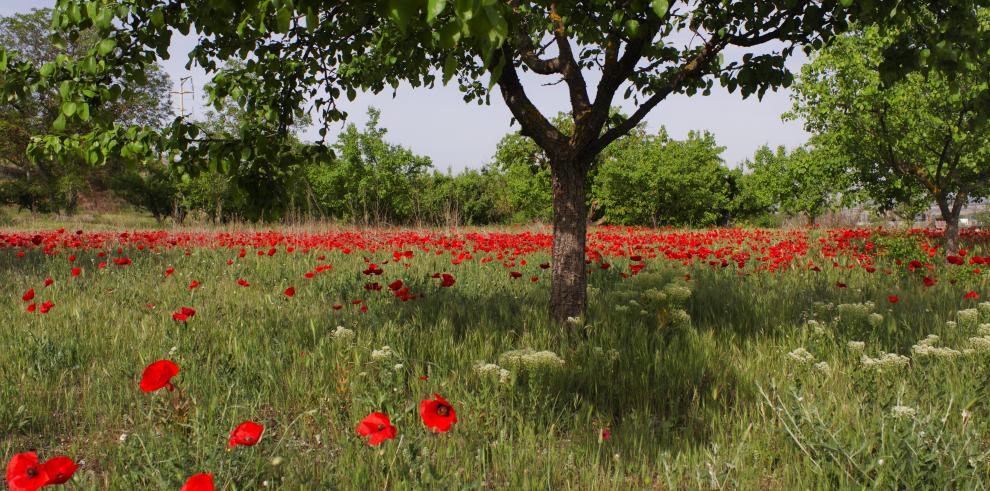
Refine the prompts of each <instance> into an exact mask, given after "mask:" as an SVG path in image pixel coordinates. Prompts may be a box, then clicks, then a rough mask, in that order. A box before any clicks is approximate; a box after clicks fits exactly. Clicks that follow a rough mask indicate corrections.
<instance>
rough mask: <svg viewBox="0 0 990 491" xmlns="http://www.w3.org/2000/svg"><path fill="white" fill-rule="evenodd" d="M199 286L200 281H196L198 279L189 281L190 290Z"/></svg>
mask: <svg viewBox="0 0 990 491" xmlns="http://www.w3.org/2000/svg"><path fill="white" fill-rule="evenodd" d="M198 287H199V282H198V281H196V280H193V281H192V283H189V289H190V290H194V289H196V288H198Z"/></svg>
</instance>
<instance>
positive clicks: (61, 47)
mask: <svg viewBox="0 0 990 491" xmlns="http://www.w3.org/2000/svg"><path fill="white" fill-rule="evenodd" d="M51 17H52V10H51V9H40V10H32V11H31V12H30V13H25V14H15V15H12V16H9V17H0V45H2V46H4V47H6V48H7V49H11V50H16V51H17V52H18V53H19V55H20V56H21V57H22V58H23V59H25V60H28V61H30V62H31V63H32V64H34V65H37V66H41V65H44V64H46V63H54V62H57V61H58V60H64V59H65V58H67V57H73V56H80V55H82V54H84V53H86V51H87V50H89V49H91V48H92V47H93V46H95V45H96V44H97V43H98V42H99V38H98V37H97V35H96V33H95V32H94V31H92V30H89V31H84V32H83V33H81V35H80V36H79V37H78V38H76V39H75V40H74V41H71V42H67V43H60V42H58V41H57V40H55V39H53V38H52V34H53V31H52V29H51V20H52V19H51ZM124 85H126V87H127V89H126V90H125V91H123V92H122V94H121V97H120V98H119V99H117V100H115V101H113V102H112V103H109V104H106V105H103V106H101V107H100V108H98V109H94V113H95V114H92V115H91V114H90V113H89V108H88V107H87V108H85V109H82V108H79V109H76V108H75V107H73V106H72V105H69V104H63V101H62V99H61V94H60V91H59V88H58V87H44V88H42V87H39V88H37V90H32V91H30V92H28V93H25V94H24V96H23V97H20V98H17V99H14V100H7V101H0V200H3V201H6V202H12V203H16V204H18V205H19V206H21V207H24V208H28V209H30V210H32V211H54V212H57V211H60V210H61V211H65V212H69V213H71V212H73V211H74V210H75V208H76V205H77V203H78V197H79V194H80V191H81V190H83V189H84V188H91V187H96V188H105V187H113V186H114V185H115V184H117V183H116V182H114V180H115V178H116V177H117V176H119V175H120V174H121V172H123V171H124V170H125V168H127V167H129V166H132V165H133V164H134V163H135V162H133V161H129V162H128V161H124V160H123V159H120V158H116V159H112V160H111V161H110V162H108V165H107V166H105V167H103V168H101V169H94V168H93V167H91V166H89V165H88V163H87V162H86V161H85V159H84V158H81V157H80V156H49V155H44V154H34V155H28V148H29V146H30V145H31V142H32V140H33V138H34V137H35V136H38V135H45V134H47V133H48V132H49V131H50V129H51V128H52V126H53V125H54V124H56V123H57V124H58V125H59V126H62V127H63V128H64V130H65V131H68V132H75V133H78V132H86V131H89V128H90V127H91V126H92V124H91V118H93V117H96V118H106V119H110V120H113V121H116V122H119V123H120V124H124V125H134V124H139V125H148V126H153V127H158V128H160V127H161V126H162V125H163V124H164V122H165V119H166V118H167V117H168V116H169V115H170V113H171V111H170V108H169V99H168V90H169V86H170V82H169V79H168V76H167V75H165V73H164V72H162V70H161V69H160V68H159V67H158V66H157V65H149V66H147V67H145V70H144V76H143V77H142V80H141V83H138V82H137V81H134V80H128V81H126V82H125V84H124ZM64 111H72V112H73V115H75V116H76V118H75V119H74V120H73V121H72V122H67V121H66V118H65V117H63V113H64ZM60 117H61V118H60Z"/></svg>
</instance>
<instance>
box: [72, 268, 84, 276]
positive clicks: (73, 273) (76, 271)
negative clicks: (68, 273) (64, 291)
mask: <svg viewBox="0 0 990 491" xmlns="http://www.w3.org/2000/svg"><path fill="white" fill-rule="evenodd" d="M79 273H82V268H72V277H73V278H75V277H76V276H79Z"/></svg>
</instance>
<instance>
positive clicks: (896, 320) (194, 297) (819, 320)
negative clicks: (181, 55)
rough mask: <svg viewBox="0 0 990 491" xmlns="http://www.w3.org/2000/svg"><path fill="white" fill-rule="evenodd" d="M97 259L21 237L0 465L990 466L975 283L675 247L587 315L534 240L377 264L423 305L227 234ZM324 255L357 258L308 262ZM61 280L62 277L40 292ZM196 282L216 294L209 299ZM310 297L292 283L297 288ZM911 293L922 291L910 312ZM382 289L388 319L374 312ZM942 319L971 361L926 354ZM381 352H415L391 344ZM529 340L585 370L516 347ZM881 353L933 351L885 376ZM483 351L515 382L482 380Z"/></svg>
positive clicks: (814, 481) (817, 482)
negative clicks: (372, 441) (371, 427)
mask: <svg viewBox="0 0 990 491" xmlns="http://www.w3.org/2000/svg"><path fill="white" fill-rule="evenodd" d="M96 253H97V251H83V252H75V255H76V256H77V260H76V262H75V265H77V266H80V267H82V268H83V273H82V274H81V275H80V276H79V277H78V278H70V277H68V274H67V270H68V266H67V263H66V262H65V258H64V256H46V255H44V254H42V253H40V252H38V251H30V252H28V253H27V255H26V256H25V257H17V256H16V255H15V251H13V250H10V249H0V277H2V281H0V285H2V286H0V326H3V327H2V328H0V353H2V356H0V455H2V456H3V457H4V459H6V458H9V456H10V455H12V454H14V453H17V452H23V451H27V450H30V449H36V450H38V452H39V454H41V455H43V456H49V455H54V454H66V455H70V456H72V457H74V458H75V459H77V460H79V461H81V462H82V463H83V466H82V468H81V470H80V471H79V473H78V474H77V476H76V477H75V478H74V480H73V481H72V484H70V486H72V489H127V490H133V489H178V488H179V486H180V485H181V483H182V482H183V481H184V480H185V478H186V477H188V476H189V475H191V474H194V473H197V472H205V471H209V472H212V473H214V476H215V478H216V480H217V482H218V484H220V485H221V486H218V487H222V488H224V489H259V488H266V489H380V488H394V489H421V488H431V487H444V488H457V489H463V488H485V489H636V488H638V489H782V490H790V489H863V488H871V489H877V488H879V489H985V488H986V487H987V485H988V481H990V474H988V451H990V450H988V444H987V439H988V435H990V434H988V429H990V419H988V418H990V411H988V407H987V403H986V401H987V395H988V394H987V389H988V372H987V367H988V364H987V362H988V361H990V354H988V353H986V352H985V351H984V350H983V349H981V348H980V346H979V344H978V343H976V342H974V341H971V339H970V338H973V337H980V336H982V335H983V334H981V332H982V331H981V330H986V329H987V328H986V327H980V324H982V323H988V322H990V310H988V309H986V308H983V309H982V310H977V313H978V316H979V320H978V321H977V322H975V323H972V322H970V321H968V320H967V321H966V322H965V323H964V322H959V319H958V317H959V314H958V311H959V310H962V309H968V308H975V307H976V305H977V302H976V301H973V300H964V299H963V298H962V294H963V293H964V292H965V291H966V290H968V289H972V288H978V287H979V285H977V284H975V283H974V281H975V280H966V281H962V282H960V283H957V284H954V285H953V284H950V283H949V282H948V281H943V282H940V283H939V284H938V285H936V286H934V287H931V288H926V287H924V286H923V285H921V284H920V282H919V281H918V280H917V278H913V277H907V276H906V274H904V273H899V272H895V273H893V274H889V275H888V274H884V273H883V272H882V271H881V272H878V273H874V274H870V273H867V272H865V271H863V270H862V269H856V270H846V269H838V268H825V270H824V271H822V272H821V273H814V272H811V271H806V270H801V271H790V272H778V273H756V274H748V275H744V276H740V275H739V274H738V273H737V272H736V270H735V268H732V267H730V268H725V269H722V268H710V267H708V266H702V265H697V266H682V265H680V264H678V263H669V264H668V263H667V262H662V261H659V260H657V261H655V262H651V263H650V266H649V267H648V268H647V269H646V270H644V272H643V273H641V274H639V275H636V276H632V277H631V278H629V279H620V278H619V276H618V274H617V273H615V271H616V270H626V271H628V267H627V263H626V262H624V260H621V259H616V260H613V261H612V262H613V263H614V265H613V270H610V271H608V272H604V271H596V272H595V273H593V274H592V275H591V285H590V291H591V293H590V296H589V298H590V309H589V312H588V315H587V316H586V318H584V319H580V320H578V321H575V322H574V323H572V324H571V325H569V326H567V327H559V326H554V325H551V324H549V323H548V322H547V320H546V314H545V311H546V307H547V297H548V291H547V290H548V287H549V283H548V280H549V276H548V274H547V273H546V272H541V271H539V270H538V269H537V268H536V267H535V265H536V264H538V263H540V262H543V261H546V260H548V258H547V257H545V256H544V255H542V254H536V255H531V256H529V257H527V260H528V261H529V263H530V266H529V267H527V268H523V269H524V270H525V275H524V277H523V278H521V279H519V280H513V279H511V278H510V277H509V276H508V274H507V270H506V271H505V272H503V271H500V270H498V269H495V268H493V267H490V266H489V267H486V266H483V265H481V264H479V263H478V262H477V261H473V262H466V263H464V264H462V265H460V266H458V267H457V268H456V270H455V271H453V272H454V273H455V274H456V277H457V283H456V285H455V286H453V287H451V288H444V289H441V288H438V285H437V281H436V280H434V279H432V278H430V275H431V274H432V273H434V272H437V271H449V270H451V267H450V257H449V255H448V256H432V255H426V254H423V255H419V256H417V257H416V259H415V260H413V261H410V266H409V267H408V268H399V267H398V266H397V265H390V266H392V267H390V269H389V270H388V273H386V275H384V276H383V277H381V278H374V279H373V280H370V281H382V279H383V278H387V279H388V280H389V281H391V280H392V279H395V278H399V277H401V278H403V279H404V280H405V282H406V284H407V285H409V286H411V288H412V290H413V291H416V292H419V293H421V294H423V298H420V299H417V300H415V301H411V302H405V303H403V302H399V301H398V300H396V299H395V298H393V297H392V296H391V295H388V294H387V292H385V293H382V292H365V291H364V290H363V289H362V286H363V285H364V284H365V283H366V282H367V281H369V279H368V278H367V277H365V276H363V275H362V274H361V272H360V271H361V270H362V269H363V268H364V267H365V262H364V261H363V259H362V256H361V255H359V254H356V253H355V254H343V253H341V252H339V251H336V252H331V253H328V257H327V258H326V260H325V261H316V260H315V258H314V256H315V252H314V253H309V254H304V253H301V252H298V251H297V252H296V253H293V254H287V253H285V252H284V251H280V252H279V254H277V255H275V256H274V257H271V258H269V257H264V258H259V257H255V256H252V255H251V254H249V255H248V256H247V257H246V258H243V259H240V260H238V261H236V262H235V263H234V264H233V265H227V260H228V259H231V258H233V257H234V254H233V253H232V252H231V251H229V250H212V249H193V250H191V251H190V253H189V255H185V254H184V250H183V249H173V250H169V251H164V252H150V251H141V252H138V251H127V254H129V255H130V257H132V258H133V259H134V265H132V266H126V267H115V266H114V265H111V266H110V267H108V268H106V269H98V268H97V266H96V265H97V263H99V262H101V261H104V260H106V259H105V258H100V257H97V256H96ZM387 257H388V255H387V254H386V253H384V252H383V253H382V254H380V255H377V256H376V257H375V259H374V260H379V261H381V260H383V259H387ZM317 263H329V264H332V265H333V269H332V270H331V271H329V272H326V273H323V274H319V275H317V276H316V277H314V278H312V279H304V278H303V273H305V272H307V271H310V270H311V269H312V268H313V267H314V265H315V264H317ZM168 266H173V267H174V268H175V273H174V274H173V275H172V276H171V277H170V278H167V279H166V278H165V277H164V271H165V269H166V267H168ZM493 272H494V273H493ZM531 275H536V276H538V281H537V282H536V283H533V282H531V281H529V277H530V276H531ZM685 275H689V276H690V279H685ZM48 276H51V277H53V278H55V279H56V282H55V284H54V285H52V286H51V287H48V288H42V287H41V286H40V285H41V281H42V280H43V279H44V278H45V277H48ZM238 278H244V279H246V280H248V281H249V282H250V283H251V286H250V287H247V288H244V287H241V286H239V285H238V284H237V283H236V280H237V279H238ZM192 280H197V281H199V282H201V283H202V286H200V287H199V288H196V289H194V290H189V289H188V288H187V285H188V284H189V283H190V281H192ZM837 281H842V282H844V283H846V284H848V288H837V287H836V286H835V283H836V282H837ZM967 281H968V283H967ZM383 283H385V281H383ZM31 286H33V287H35V288H36V290H37V292H38V300H39V301H44V300H47V299H51V300H52V301H54V303H55V307H54V308H53V309H52V311H51V312H50V313H48V314H44V315H41V314H33V315H32V314H27V313H26V312H25V311H24V307H25V305H24V302H22V301H21V299H20V297H21V294H22V293H23V291H24V290H26V289H27V288H28V287H31ZM288 286H295V287H296V289H297V291H298V293H297V294H296V295H295V296H294V297H292V298H287V297H285V296H284V295H282V293H281V292H282V291H283V290H284V289H285V288H286V287H288ZM891 294H898V295H899V296H900V298H901V301H900V302H899V303H897V304H890V303H889V302H888V301H887V296H888V295H891ZM359 298H360V299H363V300H365V301H366V303H367V305H368V311H367V313H364V314H362V313H360V312H359V311H358V308H357V307H356V306H354V305H352V304H351V303H350V301H351V300H353V299H359ZM866 302H872V304H873V305H872V307H871V306H869V305H864V306H859V307H848V305H852V304H864V303H866ZM149 304H150V306H149ZM333 304H343V305H344V308H343V309H342V310H340V311H335V310H333V309H332V308H331V306H332V305H333ZM842 305H847V306H845V307H844V306H842ZM182 306H188V307H193V308H195V309H196V310H197V314H196V316H195V317H194V318H193V319H191V320H190V321H189V322H188V323H186V324H182V323H177V322H175V321H173V320H172V318H171V312H173V311H176V310H178V309H179V308H180V307H182ZM871 313H872V314H876V315H879V316H882V318H881V319H879V320H878V318H877V316H876V315H874V316H873V317H872V318H871V317H870V315H869V314H871ZM966 315H970V314H964V316H963V317H965V316H966ZM966 319H969V317H966ZM949 321H952V322H949ZM338 326H342V327H343V329H338ZM347 330H350V331H353V336H348V335H347ZM929 334H935V335H938V336H940V339H939V344H938V346H944V347H951V348H953V349H956V350H957V351H959V355H957V356H949V355H938V356H931V355H929V356H921V355H918V354H917V353H915V352H913V351H912V347H913V346H915V345H916V344H917V343H918V341H919V340H921V339H924V338H925V337H926V336H927V335H929ZM850 341H860V342H863V343H865V349H864V351H863V352H859V351H858V350H857V348H855V346H856V345H853V347H850V345H849V342H850ZM383 346H388V347H390V351H391V352H392V353H393V354H392V355H391V356H386V357H381V356H378V357H377V358H376V357H373V356H372V353H373V351H375V350H380V349H381V348H382V347H383ZM799 348H803V349H804V350H805V351H806V352H807V353H809V354H810V356H811V357H813V359H803V360H802V356H799V354H800V352H798V353H795V351H796V350H798V349H799ZM521 349H532V350H536V351H540V350H547V351H551V352H553V353H555V354H556V355H558V356H559V357H560V358H562V359H563V360H564V364H563V365H562V366H556V365H553V364H515V363H513V361H512V360H511V359H509V358H511V356H508V357H507V356H503V355H504V354H505V353H507V352H510V351H513V350H521ZM970 349H972V350H973V351H972V352H970V351H966V350H970ZM881 352H891V353H898V354H900V355H904V356H907V357H909V360H910V361H909V362H908V363H907V364H906V365H904V366H893V365H891V366H884V367H880V368H877V367H875V366H866V365H864V361H863V356H864V355H865V356H867V357H870V358H878V357H879V356H880V354H881ZM379 355H380V354H379ZM163 358H167V359H171V360H173V361H175V362H176V363H177V364H178V365H179V366H180V367H181V370H182V371H181V373H180V375H179V376H178V377H177V378H176V380H175V382H176V385H177V386H178V389H177V390H176V391H175V392H171V393H170V392H167V391H159V392H156V393H152V394H145V393H142V392H141V391H140V390H138V379H139V377H140V374H141V371H142V370H143V368H144V367H145V366H146V365H147V364H148V363H150V362H152V361H155V360H158V359H163ZM483 363H492V364H497V365H499V368H501V369H505V370H506V372H507V375H506V374H502V375H500V374H499V373H498V372H497V371H490V370H489V371H484V370H478V366H479V364H483ZM822 363H824V365H823V364H822ZM434 392H436V393H439V394H441V395H442V396H444V397H445V398H446V399H448V400H449V401H451V402H452V403H453V404H454V406H455V408H456V410H457V414H458V416H459V419H460V421H459V423H457V424H456V425H455V426H454V428H453V430H451V432H449V433H447V434H442V435H433V434H430V433H428V432H427V431H426V429H425V427H424V426H423V424H422V423H421V422H420V420H419V415H418V412H417V410H418V403H419V401H420V400H421V399H425V398H432V395H433V393H434ZM895 408H896V409H895ZM372 411H382V412H385V413H387V414H389V415H390V416H391V418H392V421H393V423H394V424H395V425H396V426H397V427H398V429H399V438H397V439H395V440H392V441H389V442H386V443H385V444H383V445H382V446H381V447H377V448H375V447H369V446H368V445H367V444H366V443H365V442H364V441H363V440H361V439H360V437H358V435H357V434H356V433H355V427H356V426H357V423H358V422H359V421H360V420H361V418H363V417H364V416H365V415H366V414H368V413H369V412H372ZM246 419H253V420H255V421H258V422H259V423H262V424H263V425H264V426H265V427H266V433H265V435H264V437H263V439H262V441H261V442H260V443H259V444H258V445H257V446H255V447H251V448H235V449H234V450H233V451H230V452H228V451H227V450H226V439H227V437H228V434H229V432H230V430H231V429H233V427H234V426H236V424H238V423H240V422H241V421H243V420H246ZM606 428H607V429H608V430H609V432H610V435H611V438H609V439H604V438H603V437H602V430H603V429H606Z"/></svg>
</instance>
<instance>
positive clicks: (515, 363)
mask: <svg viewBox="0 0 990 491" xmlns="http://www.w3.org/2000/svg"><path fill="white" fill-rule="evenodd" d="M498 362H499V364H500V365H502V366H506V367H509V368H512V369H517V370H522V369H525V370H550V369H557V368H562V367H563V366H564V360H563V359H562V358H561V357H560V356H557V354H556V353H554V352H553V351H534V350H531V349H528V348H527V349H520V350H514V351H507V352H505V353H502V355H501V356H499V357H498Z"/></svg>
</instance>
